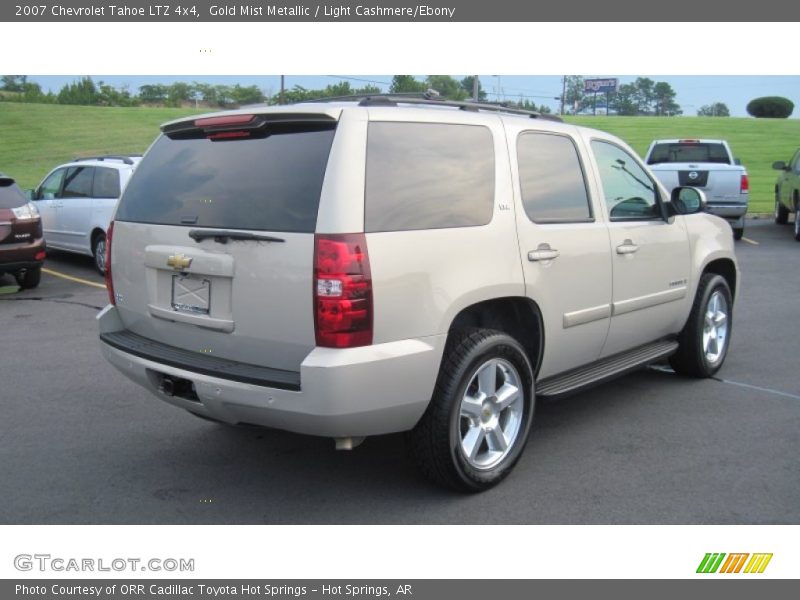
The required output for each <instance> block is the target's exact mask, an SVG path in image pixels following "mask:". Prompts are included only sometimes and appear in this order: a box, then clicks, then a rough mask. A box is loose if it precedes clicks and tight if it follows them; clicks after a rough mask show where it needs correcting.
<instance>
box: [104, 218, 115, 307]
mask: <svg viewBox="0 0 800 600" xmlns="http://www.w3.org/2000/svg"><path fill="white" fill-rule="evenodd" d="M113 234H114V221H111V223H110V224H109V225H108V231H106V290H108V301H109V302H110V303H111V304H113V305H114V306H116V305H117V300H116V298H115V297H114V281H113V279H112V278H111V238H112V237H113Z"/></svg>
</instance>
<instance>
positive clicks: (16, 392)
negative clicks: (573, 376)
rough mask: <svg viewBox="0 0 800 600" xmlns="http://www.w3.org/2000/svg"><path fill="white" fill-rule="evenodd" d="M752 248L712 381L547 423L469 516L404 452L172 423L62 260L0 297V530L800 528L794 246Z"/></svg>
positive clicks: (584, 397) (179, 418) (778, 242)
mask: <svg viewBox="0 0 800 600" xmlns="http://www.w3.org/2000/svg"><path fill="white" fill-rule="evenodd" d="M745 236H746V238H747V239H746V240H745V241H743V242H739V243H737V254H738V257H739V261H740V267H741V270H742V287H741V294H740V297H739V298H738V299H737V304H736V309H735V317H734V327H733V338H732V347H731V350H730V353H729V355H728V358H727V362H726V364H725V366H724V367H723V369H722V370H721V371H720V373H719V377H718V379H716V380H702V381H699V380H689V379H684V378H681V377H678V376H677V375H674V374H673V373H671V372H665V371H663V370H657V369H649V370H647V371H642V372H638V373H635V374H633V375H629V376H627V377H624V378H621V379H617V380H615V381H613V382H611V383H608V384H605V385H603V386H601V387H597V388H595V389H592V390H590V391H588V392H584V393H581V394H579V395H576V396H572V397H570V398H567V399H563V400H560V401H557V402H550V403H542V404H540V405H539V406H538V408H537V415H536V420H535V421H534V430H533V433H532V438H531V440H530V443H529V444H528V447H527V449H526V452H525V454H524V456H523V458H522V460H521V462H520V463H519V465H518V466H517V468H516V470H515V471H514V473H513V474H512V475H511V476H510V477H509V478H508V479H507V480H506V481H505V482H504V483H503V484H501V485H500V486H499V487H497V488H495V489H493V490H491V491H489V492H486V493H484V494H481V495H475V496H463V495H460V494H455V493H451V492H448V491H445V490H442V489H439V488H437V487H435V486H433V485H431V484H429V483H427V482H426V481H425V480H423V479H422V478H421V477H420V476H418V474H417V473H416V471H415V469H414V468H413V465H412V464H411V463H410V461H409V460H408V459H407V458H406V455H405V449H404V439H403V436H401V435H392V436H385V437H378V438H371V439H368V440H367V441H366V442H365V443H364V444H363V445H362V446H361V447H359V448H358V449H356V450H354V451H352V452H336V451H334V449H333V443H332V442H331V441H330V440H326V439H317V438H313V437H306V436H300V435H294V434H290V433H284V432H280V431H272V430H260V429H255V428H233V427H227V426H222V425H216V424H213V423H210V422H206V421H202V420H200V419H197V418H195V417H193V416H191V415H189V414H187V413H185V412H183V411H181V410H179V409H176V408H173V407H171V406H168V405H166V404H164V403H162V402H161V401H159V400H157V399H156V398H155V397H153V396H151V395H149V394H148V393H147V392H145V391H144V390H143V389H141V388H139V387H138V386H136V385H134V384H133V383H131V382H130V381H128V380H127V379H126V378H124V377H123V376H122V375H120V374H118V373H117V372H116V371H115V370H114V369H113V368H112V367H111V366H110V365H109V364H107V363H106V362H105V360H104V359H103V358H102V357H101V355H100V351H99V348H98V342H97V328H96V324H95V320H94V317H95V314H96V313H97V311H98V309H99V308H100V307H102V306H103V305H104V304H105V303H106V292H105V290H104V289H103V288H102V280H101V278H100V277H99V276H98V275H97V274H96V273H94V272H93V270H92V263H91V260H90V259H87V258H83V257H75V256H70V255H66V254H61V253H53V254H52V255H51V256H50V257H49V258H48V260H47V264H46V267H47V269H48V270H49V271H51V272H46V273H45V274H44V275H43V277H42V283H41V285H40V287H39V288H37V289H35V290H30V291H26V292H19V293H15V294H0V331H2V336H3V337H2V339H3V351H2V360H0V397H2V408H3V411H2V417H1V418H0V440H1V442H0V446H1V447H2V460H0V482H2V483H1V484H0V489H2V496H3V498H2V502H0V523H2V524H68V523H70V524H71V523H96V524H114V523H148V524H149V523H154V524H182V523H220V524H233V523H242V524H251V523H293V524H302V523H331V524H336V523H349V524H355V523H365V524H374V523H385V524H393V523H420V524H443V523H465V524H504V523H515V524H516V523H530V524H536V523H552V524H568V523H576V524H583V523H598V524H599V523H632V524H649V523H653V524H661V523H685V524H717V523H726V524H731V523H761V524H765V523H776V524H787V523H794V524H796V523H800V460H798V456H800V369H798V348H799V347H800V346H799V345H798V339H800V312H799V311H798V299H799V298H800V278H798V277H797V269H796V265H797V262H798V259H799V258H800V244H798V243H797V242H795V241H794V239H793V237H792V235H791V232H790V231H789V228H788V227H779V226H777V225H774V224H773V223H772V222H771V221H753V222H749V223H748V225H747V230H746V232H745ZM64 276H66V277H68V278H65V277H64ZM12 283H13V280H12V279H11V278H10V277H9V276H5V277H2V278H0V286H4V285H10V284H12ZM90 284H95V285H90Z"/></svg>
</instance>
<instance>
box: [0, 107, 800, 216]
mask: <svg viewBox="0 0 800 600" xmlns="http://www.w3.org/2000/svg"><path fill="white" fill-rule="evenodd" d="M195 112H198V111H193V110H191V109H186V108H145V107H138V108H112V107H93V106H61V105H47V104H17V103H12V102H2V103H0V171H2V172H4V173H7V174H8V175H10V176H12V177H14V178H16V179H17V181H18V182H19V183H20V186H21V187H23V188H31V187H34V186H35V185H37V184H38V183H39V181H40V180H41V179H42V177H44V175H45V174H47V172H48V171H49V170H50V169H52V168H53V167H55V166H56V165H58V164H60V163H63V162H65V161H68V160H71V159H72V158H75V157H76V156H91V155H99V154H118V153H126V152H127V153H139V152H143V151H144V150H146V149H147V147H148V146H149V145H150V143H151V142H152V141H153V140H154V139H155V137H156V135H157V134H158V127H159V125H161V123H164V122H165V121H169V120H171V119H175V118H178V117H181V116H183V115H187V114H192V113H195ZM199 112H205V111H199ZM567 121H569V122H570V123H575V124H578V125H585V126H587V127H596V128H597V129H603V130H605V131H608V132H610V133H613V134H615V135H618V136H619V137H621V138H622V139H624V140H625V141H626V142H628V144H630V145H631V146H632V147H633V148H634V149H635V150H636V151H637V152H639V153H640V154H642V155H644V153H645V152H646V151H647V147H648V146H649V145H650V142H651V141H652V140H654V139H663V138H702V137H707V138H719V139H726V140H728V142H729V143H730V144H731V147H732V148H733V151H734V153H735V154H736V156H737V157H738V158H740V159H741V161H742V164H744V165H745V166H746V167H747V170H748V172H749V174H750V211H751V212H771V211H772V208H773V201H774V194H773V189H774V185H775V179H776V177H777V173H776V172H775V171H773V170H772V168H771V166H772V163H773V162H774V161H776V160H784V161H788V160H789V159H790V158H791V156H792V154H793V153H794V151H795V149H796V148H797V147H798V146H800V120H798V119H744V118H701V117H615V116H611V117H605V116H602V117H567Z"/></svg>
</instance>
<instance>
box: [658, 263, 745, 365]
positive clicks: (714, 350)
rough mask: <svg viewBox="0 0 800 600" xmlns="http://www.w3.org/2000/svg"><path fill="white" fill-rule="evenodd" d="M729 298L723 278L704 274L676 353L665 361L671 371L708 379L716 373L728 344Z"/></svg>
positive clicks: (729, 294)
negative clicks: (667, 361)
mask: <svg viewBox="0 0 800 600" xmlns="http://www.w3.org/2000/svg"><path fill="white" fill-rule="evenodd" d="M732 308H733V297H732V295H731V289H730V287H729V286H728V282H727V281H725V278H724V277H722V276H720V275H717V274H715V273H706V274H705V275H703V277H702V278H701V279H700V285H699V286H698V287H697V295H696V296H695V300H694V304H693V305H692V311H691V313H690V315H689V320H688V321H687V323H686V326H685V327H684V328H683V331H681V333H680V336H679V337H678V343H679V347H678V351H677V352H676V353H675V354H673V355H672V357H671V358H670V359H669V362H670V364H671V365H672V368H673V369H675V372H677V373H680V374H681V375H688V376H690V377H711V376H713V375H714V374H715V373H716V372H717V371H719V369H720V367H721V366H722V363H723V362H724V361H725V357H726V356H727V354H728V347H729V345H730V337H731V328H732V325H733V318H732V317H733V313H732Z"/></svg>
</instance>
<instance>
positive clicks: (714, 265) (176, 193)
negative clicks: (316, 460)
mask: <svg viewBox="0 0 800 600" xmlns="http://www.w3.org/2000/svg"><path fill="white" fill-rule="evenodd" d="M431 104H432V105H433V106H431ZM491 108H492V107H488V106H487V107H483V108H481V107H479V106H476V105H471V104H463V105H461V104H458V103H446V102H442V101H424V100H419V101H417V102H414V101H412V100H410V99H399V98H398V99H396V100H393V99H392V98H387V97H373V98H365V99H363V100H361V101H360V102H359V101H354V102H337V103H311V104H302V105H294V106H283V107H269V108H257V109H255V108H254V109H248V110H240V111H233V112H226V113H217V114H214V115H210V116H202V117H191V118H187V119H184V120H179V121H174V122H171V123H168V124H166V125H164V126H163V127H162V131H163V133H162V135H161V136H160V137H159V138H158V139H157V140H156V142H155V143H154V144H153V146H152V147H151V148H150V150H149V151H148V152H147V154H146V155H145V157H144V159H143V160H142V162H141V164H140V165H139V167H138V169H137V171H136V173H135V174H134V175H133V178H132V179H131V182H130V184H129V185H128V187H127V189H126V191H125V193H124V195H123V197H122V199H121V201H120V204H119V207H118V210H117V213H116V217H115V221H114V223H113V228H112V229H111V230H110V231H109V236H108V238H109V242H110V243H109V251H108V257H109V259H108V268H107V284H108V290H109V295H110V300H111V305H110V306H107V307H106V308H105V309H104V310H103V311H102V313H101V314H100V315H99V317H98V319H99V324H100V339H101V346H102V349H103V352H104V354H105V356H106V357H107V359H108V360H109V361H110V362H111V363H112V364H113V365H114V366H115V367H116V368H117V369H119V370H120V371H121V372H122V373H124V374H125V375H127V376H128V377H129V378H131V379H132V380H134V381H136V382H137V383H139V384H141V385H142V386H144V387H145V388H147V389H148V390H150V391H151V392H153V393H154V394H155V395H156V396H158V397H160V398H161V399H163V400H164V401H166V402H169V403H171V404H174V405H175V406H178V407H180V408H183V409H186V410H187V411H189V412H191V413H194V414H196V415H200V416H203V417H206V418H211V419H215V420H218V421H222V422H226V423H231V424H235V423H248V424H257V425H264V426H269V427H276V428H280V429H285V430H289V431H295V432H300V433H306V434H313V435H319V436H329V437H332V438H335V439H336V441H337V446H338V447H341V448H347V447H352V446H353V445H355V444H356V443H358V441H360V439H361V438H363V437H364V436H369V435H378V434H385V433H392V432H400V431H406V432H408V438H409V442H410V448H411V453H412V455H413V457H414V458H415V460H416V462H417V463H418V465H419V466H420V468H421V469H422V471H423V472H424V473H425V474H427V475H428V476H429V477H431V478H432V479H434V480H436V481H438V482H440V483H443V484H446V485H450V486H452V487H455V488H458V489H461V490H466V491H476V490H481V489H486V488H488V487H490V486H492V485H494V484H495V483H497V482H498V481H500V480H501V479H502V478H503V477H504V476H505V475H506V474H508V472H509V471H510V470H511V469H512V467H513V466H514V464H515V463H516V461H517V459H518V458H519V457H520V454H521V452H522V450H523V447H524V446H525V443H526V441H527V439H528V436H529V431H530V428H531V423H532V419H533V415H534V400H535V398H541V397H547V396H556V395H560V394H566V393H569V392H573V391H575V390H577V389H580V388H582V387H584V386H587V385H590V384H592V383H596V382H598V381H602V380H605V379H608V378H610V377H613V376H615V375H618V374H621V373H623V372H626V371H629V370H631V369H633V368H635V367H638V366H642V365H646V364H649V363H652V362H655V361H659V360H664V359H667V358H669V360H670V362H671V364H672V366H673V367H674V368H675V370H676V371H678V372H679V373H683V374H687V375H691V376H697V377H708V376H710V375H712V374H713V373H715V372H716V371H717V370H718V369H719V368H720V366H721V365H722V362H723V361H724V359H725V355H726V352H727V350H728V346H729V341H730V334H731V324H732V321H731V317H732V309H733V301H734V297H735V292H736V288H737V282H738V271H737V266H736V260H735V257H734V252H733V242H732V239H731V235H730V228H729V227H728V225H727V223H725V222H724V221H723V220H721V219H718V218H716V217H713V216H710V215H707V214H704V213H702V212H701V210H702V208H703V203H704V196H703V194H702V192H700V191H698V190H695V189H693V188H689V187H686V188H680V187H679V188H677V189H675V190H673V192H672V194H671V195H668V194H667V193H666V191H665V190H664V189H663V187H662V186H661V185H660V184H659V183H658V182H657V180H656V179H655V178H654V177H653V176H652V174H651V173H650V172H649V171H648V169H647V168H646V167H645V166H644V165H643V164H642V162H641V161H640V159H639V158H638V157H637V156H636V155H635V153H634V152H633V151H632V150H631V149H630V148H629V147H628V146H626V145H625V144H624V143H623V142H621V141H620V140H619V139H617V138H615V137H613V136H611V135H608V134H606V133H602V132H600V131H594V130H590V129H584V128H581V127H576V126H572V125H567V124H564V123H561V122H557V120H554V119H548V118H544V117H542V116H541V115H536V114H524V115H519V114H508V112H504V111H503V110H497V109H496V107H494V108H495V110H491Z"/></svg>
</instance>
